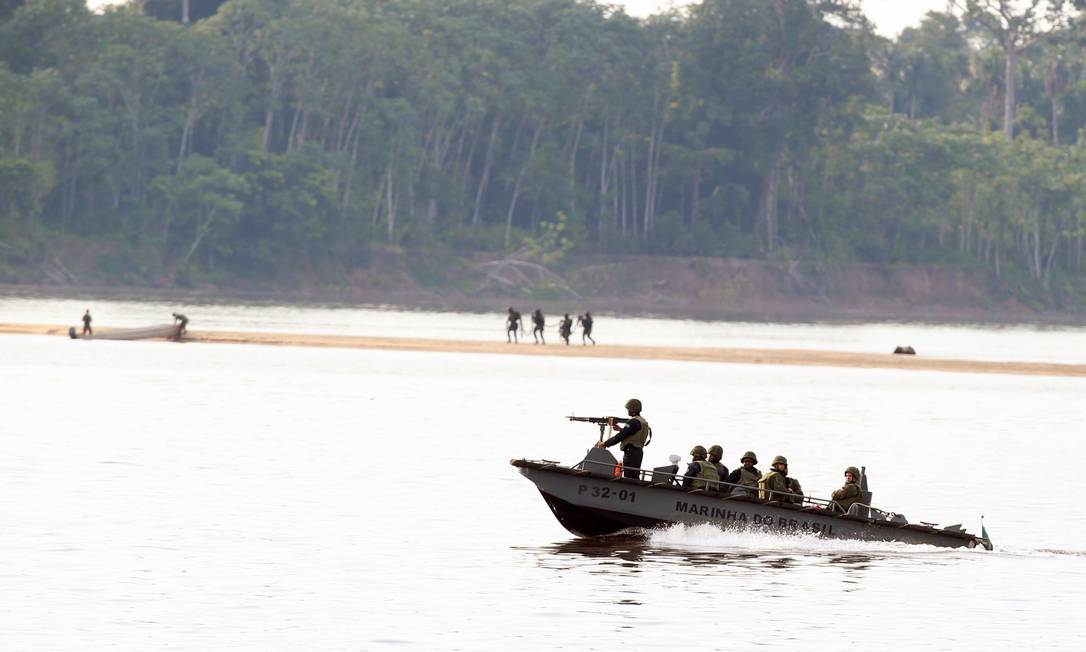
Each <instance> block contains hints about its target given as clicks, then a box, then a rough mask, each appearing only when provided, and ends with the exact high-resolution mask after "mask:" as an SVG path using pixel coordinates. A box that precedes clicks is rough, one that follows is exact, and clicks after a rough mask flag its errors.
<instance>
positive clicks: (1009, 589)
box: [0, 298, 1086, 651]
mask: <svg viewBox="0 0 1086 652" xmlns="http://www.w3.org/2000/svg"><path fill="white" fill-rule="evenodd" d="M85 307H90V308H91V309H92V312H93V313H95V314H96V315H97V317H96V324H101V325H103V326H109V325H138V324H144V323H148V322H149V321H150V322H155V321H162V320H161V319H159V318H158V316H159V315H160V314H161V312H162V311H163V310H165V311H166V313H165V314H166V315H168V313H169V310H168V309H169V308H171V306H167V305H159V304H154V303H142V302H115V303H110V304H107V303H105V302H94V303H93V304H91V305H90V306H84V305H83V304H82V303H80V304H74V303H73V304H70V305H69V303H66V302H63V301H58V300H47V301H36V300H30V299H22V298H7V299H0V322H4V323H11V322H30V323H65V322H68V323H75V320H76V319H77V318H78V316H79V315H80V314H81V313H82V310H83V308H85ZM208 308H209V309H208V310H207V311H206V312H207V313H208V315H209V316H205V314H204V313H205V310H203V309H192V308H191V307H188V306H186V310H187V312H188V314H189V316H190V317H192V319H193V327H194V328H196V327H201V326H202V327H211V326H210V325H209V324H213V325H214V327H216V328H229V329H233V330H241V329H243V328H246V327H247V328H251V329H254V330H287V327H290V328H292V329H296V330H297V331H298V332H344V333H352V334H360V335H376V334H392V333H394V332H398V333H399V334H404V333H403V332H402V331H403V329H404V328H405V327H409V328H412V329H414V328H418V329H420V330H424V331H425V329H430V330H429V331H426V332H424V333H421V334H423V335H430V334H432V335H434V336H439V335H441V334H446V336H448V337H456V338H459V339H465V338H470V337H471V335H470V333H473V332H476V331H475V330H473V329H475V328H478V329H480V332H482V331H481V329H483V328H484V324H485V328H486V329H489V330H487V331H485V332H487V333H490V334H491V335H493V332H494V330H498V335H499V336H500V319H501V318H500V315H499V316H498V317H497V321H498V328H496V329H495V328H494V327H493V322H494V320H495V318H494V317H493V316H480V315H446V314H430V313H409V312H394V311H381V310H376V309H346V308H338V309H333V308H320V307H308V308H292V307H286V306H282V307H271V306H264V307H260V308H252V307H245V306H228V305H223V306H216V307H208ZM211 308H213V310H211ZM345 311H346V312H345ZM258 315H262V316H261V317H258ZM107 317H109V318H108V319H107ZM370 318H372V321H373V322H376V324H375V325H374V324H371V323H369V322H366V321H363V320H366V319H370ZM205 322H206V323H205ZM647 322H652V323H651V324H650V327H649V328H647V329H646V328H643V325H644V324H645V323H647ZM472 324H478V326H472ZM676 325H677V326H676ZM680 327H681V328H685V329H687V332H691V333H695V334H696V335H697V338H700V340H701V341H702V342H707V343H716V344H717V345H719V346H729V345H743V344H739V343H737V341H739V340H742V341H744V342H750V343H754V344H756V345H763V344H765V343H766V342H778V343H782V344H780V345H782V346H786V345H787V346H794V345H798V344H801V343H808V342H807V341H806V339H807V338H809V337H811V335H812V333H821V334H822V335H820V336H819V337H820V338H821V339H820V341H822V342H828V343H833V344H834V345H833V346H830V344H826V346H827V348H842V347H838V346H836V343H838V342H851V343H852V345H853V347H854V348H860V349H861V350H863V349H862V347H866V346H872V347H874V346H875V345H876V343H877V346H878V347H879V348H874V349H873V350H882V349H884V348H885V346H884V345H885V344H890V345H891V346H892V345H896V344H903V343H910V344H913V345H914V346H917V348H920V346H918V343H921V342H922V343H923V344H922V345H923V347H924V349H925V350H929V349H930V350H946V351H949V352H951V353H953V354H956V355H955V357H967V356H968V355H969V354H970V353H971V352H974V350H975V349H976V348H977V347H975V346H973V344H975V343H978V342H981V343H985V342H987V343H992V342H995V343H998V345H999V348H1000V351H1001V354H1003V355H1006V356H1007V358H1008V359H1050V360H1056V361H1068V360H1078V361H1081V360H1082V359H1083V358H1086V355H1084V349H1086V345H1084V338H1083V333H1082V331H1080V330H1075V329H1045V330H1033V329H1029V328H1014V329H980V328H976V327H973V328H969V327H916V326H908V325H856V326H817V325H806V326H804V325H795V326H788V325H777V326H765V325H762V326H761V327H759V325H755V324H740V325H736V324H712V323H701V324H698V323H686V322H677V321H676V322H670V323H669V322H664V323H659V322H653V320H629V321H626V320H619V319H601V320H600V334H601V336H604V334H607V336H608V337H610V336H613V337H614V339H616V340H617V339H620V337H621V338H626V340H625V341H627V342H636V341H638V338H644V339H646V340H648V339H652V338H653V337H657V339H664V340H666V338H668V337H672V336H674V333H675V332H676V331H675V328H680ZM324 329H328V330H327V331H324ZM652 329H655V330H652ZM842 329H843V330H842ZM646 333H648V335H646ZM725 333H734V334H735V336H734V337H733V338H730V337H727V336H725V335H722V334H725ZM859 333H864V334H865V335H863V336H862V337H861V336H860V335H858V334H859ZM412 334H419V333H412ZM669 334H670V335H669ZM476 336H478V337H481V336H482V335H480V334H479V333H478V332H476ZM903 336H909V341H907V342H906V341H901V339H902V337H903ZM860 340H862V341H860ZM604 341H607V340H606V339H605V340H604ZM865 342H866V343H865ZM661 343H664V344H676V343H679V342H675V341H663V342H661ZM961 343H970V345H969V347H967V349H962V348H961V346H962V345H961ZM522 346H524V345H522ZM956 347H959V348H956ZM1061 351H1062V353H1063V356H1062V357H1060V356H1059V355H1058V354H1059V353H1060V352H1061ZM988 353H989V354H990V353H991V352H990V351H989V352H988ZM1048 356H1050V357H1048ZM0 384H2V388H3V392H2V394H0V411H2V414H3V416H4V420H3V427H2V429H0V648H3V649H13V650H28V649H30V650H40V649H47V650H72V649H101V648H107V647H108V648H114V649H124V650H149V649H166V648H169V649H193V650H195V649H251V650H267V649H277V650H297V649H314V650H316V649H320V650H329V649H331V650H378V649H381V650H383V649H427V650H429V649H442V650H499V649H502V650H503V649H507V648H510V647H513V648H516V649H568V650H583V649H599V650H603V649H611V648H615V647H616V646H623V647H624V648H625V649H675V648H676V647H677V646H678V647H683V648H690V647H691V646H699V647H717V648H728V649H736V650H743V649H752V648H765V649H790V650H803V649H827V648H842V647H844V648H850V649H851V648H854V647H855V646H864V647H870V646H876V645H877V646H882V647H887V648H891V649H952V648H953V649H956V650H963V649H964V650H973V649H976V650H989V651H990V650H1003V649H1017V648H1027V647H1028V648H1034V647H1037V648H1040V647H1046V648H1049V649H1058V650H1064V649H1067V650H1072V649H1083V648H1084V647H1086V625H1084V620H1083V616H1082V613H1083V607H1084V606H1086V542H1084V537H1086V510H1084V509H1083V508H1082V506H1081V505H1080V500H1081V496H1082V495H1083V491H1084V490H1086V486H1084V483H1083V482H1082V481H1081V480H1080V479H1079V474H1078V466H1079V465H1080V463H1081V460H1082V459H1083V457H1084V454H1086V443H1084V437H1083V435H1084V434H1086V428H1084V427H1083V425H1082V421H1083V415H1084V414H1086V410H1084V408H1083V396H1084V394H1086V380H1083V379H1079V378H1047V377H1020V376H1011V375H970V374H948V373H936V372H910V371H899V370H878V369H834V368H818V367H784V366H780V367H776V366H747V365H728V364H711V363H681V362H667V361H636V360H609V359H600V360H594V359H593V360H590V359H581V358H565V357H561V358H541V357H521V356H495V355H474V354H451V353H449V354H444V353H414V352H396V351H367V350H357V349H349V350H348V349H344V350H333V349H316V348H294V347H261V346H244V345H203V344H172V343H165V342H109V341H96V342H78V341H70V340H67V339H65V338H62V337H44V336H17V335H8V336H0ZM630 396H638V397H640V398H641V399H642V400H643V401H644V403H645V414H646V416H647V417H648V418H649V420H650V421H651V422H652V424H653V430H654V440H653V443H652V445H651V446H650V447H649V449H647V453H646V460H645V464H646V466H652V465H659V464H662V463H664V460H666V458H667V455H668V454H669V453H678V454H682V455H684V459H688V456H686V455H685V454H686V453H687V452H688V451H689V449H690V447H691V446H692V445H693V444H698V443H700V444H704V445H711V444H714V443H719V444H721V445H723V446H724V448H725V463H726V464H728V466H733V465H734V464H735V463H736V458H737V457H738V456H739V454H740V453H741V452H742V451H743V450H745V449H748V448H749V449H753V450H754V451H756V452H757V453H758V455H759V456H760V457H761V458H763V461H766V458H770V457H772V456H773V455H774V454H777V453H782V454H785V455H787V456H788V457H789V460H790V462H791V471H792V473H793V474H794V475H796V476H797V477H798V478H799V479H800V480H801V481H802V483H803V486H804V488H805V489H806V490H807V491H808V492H809V493H813V494H817V495H825V494H828V493H829V492H830V491H831V490H832V489H834V488H836V487H837V486H839V484H840V476H841V473H842V470H843V468H844V467H845V466H847V465H850V464H855V465H857V466H858V465H866V466H867V468H868V473H869V474H870V481H871V488H872V490H873V491H874V496H875V503H876V504H878V505H880V506H883V507H886V508H889V509H893V510H895V511H898V512H902V513H904V514H905V515H906V516H908V517H909V518H910V519H911V520H914V521H916V520H925V521H931V522H938V523H941V524H951V523H959V522H960V523H964V525H965V526H966V527H967V528H968V529H970V530H972V531H977V530H979V525H980V516H981V515H982V514H983V515H984V516H985V517H986V519H985V524H986V526H987V529H988V532H989V534H990V535H991V537H992V539H993V541H994V543H995V546H996V550H995V551H994V552H990V553H987V552H984V551H981V550H973V551H965V550H943V549H936V548H930V547H925V546H905V545H896V544H870V543H862V542H852V541H823V540H814V539H805V538H792V537H785V536H770V535H760V536H756V537H751V536H745V535H740V534H735V533H727V532H723V531H720V530H717V529H715V528H713V527H709V526H701V527H693V528H685V527H676V528H671V529H666V530H662V531H658V532H654V533H652V534H650V535H649V536H647V537H646V538H643V539H619V540H605V541H590V540H580V539H577V538H576V537H574V536H572V535H570V534H569V533H567V532H566V531H565V530H563V529H562V528H561V527H560V526H559V524H558V523H557V521H556V520H555V519H554V517H553V516H552V515H551V514H550V511H549V510H548V509H547V507H546V505H545V504H544V503H543V501H542V499H541V498H540V496H539V494H538V492H536V490H535V489H534V487H533V486H532V485H531V484H530V483H529V482H527V481H526V480H525V479H523V478H522V477H521V476H520V475H519V474H518V473H517V472H516V470H515V469H514V468H513V467H511V466H510V465H509V463H508V462H509V460H510V459H511V458H517V457H529V458H535V459H539V458H546V459H556V460H562V461H564V462H567V463H570V462H575V461H576V460H577V459H579V457H580V456H581V455H582V454H583V452H584V450H585V448H586V447H588V446H590V445H591V444H592V443H593V442H594V441H595V438H596V431H595V430H594V429H592V428H590V427H589V428H585V427H583V424H571V423H569V422H567V421H566V420H564V419H563V416H565V415H568V414H571V413H575V414H608V413H611V414H613V413H616V412H619V411H620V410H621V405H622V403H623V402H624V401H625V400H626V399H627V398H629V397H630ZM764 466H765V465H764V464H763V467H764Z"/></svg>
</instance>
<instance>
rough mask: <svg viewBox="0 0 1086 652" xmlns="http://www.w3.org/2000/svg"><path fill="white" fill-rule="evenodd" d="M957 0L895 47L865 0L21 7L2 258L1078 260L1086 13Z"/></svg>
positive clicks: (0, 102)
mask: <svg viewBox="0 0 1086 652" xmlns="http://www.w3.org/2000/svg"><path fill="white" fill-rule="evenodd" d="M952 4H956V5H957V6H958V9H957V10H955V11H953V12H950V13H930V14H928V15H927V17H926V18H924V20H923V22H922V23H921V24H919V25H918V26H916V27H914V28H910V29H906V30H905V31H904V32H903V33H902V34H901V35H900V36H899V37H898V38H897V39H896V40H888V39H885V38H883V37H880V36H878V35H876V34H875V32H874V31H873V29H872V27H871V25H870V24H869V23H868V22H867V20H866V19H865V17H864V16H863V14H862V13H861V12H860V11H859V9H858V6H857V3H856V2H850V1H846V0H704V1H703V2H701V3H700V4H695V5H693V6H691V7H689V8H688V9H686V10H683V11H680V12H674V13H669V14H665V15H659V16H655V17H652V18H649V19H644V20H641V19H635V18H632V17H630V16H628V15H626V14H625V13H623V12H622V11H621V10H619V9H617V8H615V7H611V6H608V5H606V4H597V3H595V2H592V1H590V0H228V1H226V2H217V1H215V0H188V1H187V2H185V3H184V5H183V4H182V0H146V1H145V2H138V1H134V2H132V3H131V4H130V5H128V6H123V7H117V8H110V9H106V10H105V11H104V12H102V13H95V12H91V11H89V10H88V9H87V8H86V6H85V3H84V1H83V0H0V250H6V251H9V252H10V251H17V250H18V251H31V250H35V248H38V249H40V248H42V247H47V246H49V244H50V243H56V242H66V243H69V244H70V243H76V244H78V246H80V247H85V248H87V249H88V250H93V249H95V248H102V249H104V250H107V251H114V252H116V253H115V254H114V257H113V259H110V260H109V261H107V262H108V264H110V265H114V266H117V267H118V268H125V269H129V270H135V271H139V272H146V273H155V274H162V273H167V272H172V273H183V274H185V275H188V276H196V277H201V276H203V277H206V278H213V277H215V276H216V275H218V276H220V277H221V276H226V275H237V276H256V275H268V274H274V273H275V272H276V270H280V269H282V268H289V267H292V266H294V265H298V264H301V263H305V262H307V261H315V260H332V261H338V262H339V263H341V264H343V265H347V266H350V265H364V264H365V263H366V260H367V256H368V252H370V251H371V248H372V247H373V246H375V245H377V246H380V245H386V244H391V245H398V246H403V247H406V248H408V249H426V250H432V251H439V250H445V251H480V250H483V251H494V252H516V251H522V252H523V251H527V252H534V253H535V254H541V255H543V256H546V257H547V260H555V259H556V258H557V257H559V256H561V255H562V254H563V253H565V252H567V251H602V252H639V253H646V254H672V255H710V256H735V257H747V258H766V257H768V258H769V259H780V260H819V261H827V262H845V261H867V262H878V263H919V264H942V265H954V266H963V267H979V268H984V269H990V270H991V271H992V272H993V273H995V274H1000V275H1004V276H1007V275H1011V276H1015V277H1020V278H1022V279H1028V280H1029V282H1031V283H1034V284H1036V285H1037V286H1038V287H1040V286H1049V285H1051V284H1054V283H1067V282H1071V281H1074V280H1076V279H1078V280H1081V278H1082V276H1083V274H1084V269H1086V267H1084V263H1086V261H1084V256H1083V239H1084V235H1086V49H1084V48H1086V28H1084V27H1083V26H1082V25H1081V23H1080V22H1079V19H1080V16H1081V11H1082V9H1081V7H1079V6H1076V4H1077V3H1072V2H1066V3H1060V2H1055V3H1052V2H1047V1H1045V2H1041V1H1040V0H1024V1H1018V2H1012V1H1010V0H962V1H961V2H958V3H952ZM183 11H186V12H187V15H188V19H189V20H188V21H187V22H186V21H184V20H183V18H182V15H183ZM2 253H3V251H0V254H2Z"/></svg>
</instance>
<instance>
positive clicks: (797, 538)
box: [645, 524, 1086, 559]
mask: <svg viewBox="0 0 1086 652" xmlns="http://www.w3.org/2000/svg"><path fill="white" fill-rule="evenodd" d="M645 536H646V543H647V544H648V545H651V546H654V547H659V548H671V549H679V550H683V551H686V552H725V553H743V552H746V553H757V554H761V553H768V554H801V555H802V554H806V555H848V554H858V555H859V554H866V555H879V556H894V555H907V556H910V557H911V556H916V555H918V554H921V555H923V554H927V555H942V556H946V555H972V554H987V555H998V556H1003V557H1035V558H1036V557H1060V558H1066V557H1079V558H1083V559H1086V550H1059V549H1052V548H1027V547H1017V546H999V545H997V546H996V549H995V550H994V551H992V552H985V551H983V550H981V549H980V548H979V547H978V548H977V549H975V550H966V549H963V548H956V549H955V548H942V547H938V546H927V545H916V544H907V543H900V542H894V541H859V540H855V539H825V538H822V537H818V536H815V535H812V534H802V533H796V534H784V533H774V532H758V531H746V532H740V531H735V530H722V529H720V528H718V527H714V526H713V525H710V524H698V525H683V524H677V525H671V526H668V527H664V528H660V529H655V530H647V531H646V534H645ZM996 543H997V544H998V542H996Z"/></svg>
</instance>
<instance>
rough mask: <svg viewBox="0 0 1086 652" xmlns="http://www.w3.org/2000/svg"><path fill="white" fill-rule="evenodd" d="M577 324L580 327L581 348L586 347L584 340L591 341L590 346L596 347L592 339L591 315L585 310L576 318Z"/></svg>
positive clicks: (586, 343)
mask: <svg viewBox="0 0 1086 652" xmlns="http://www.w3.org/2000/svg"><path fill="white" fill-rule="evenodd" d="M577 322H578V323H579V324H580V325H581V346H587V345H588V342H585V341H584V340H585V338H586V337H587V338H588V339H590V340H592V346H596V340H594V339H592V313H590V312H588V311H587V310H586V311H585V312H584V314H583V315H578V316H577Z"/></svg>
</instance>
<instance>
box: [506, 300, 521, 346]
mask: <svg viewBox="0 0 1086 652" xmlns="http://www.w3.org/2000/svg"><path fill="white" fill-rule="evenodd" d="M517 330H520V331H521V332H524V322H523V321H522V320H521V318H520V313H519V312H517V311H516V310H513V306H509V313H508V314H507V315H506V317H505V341H506V342H512V343H514V344H516V343H517Z"/></svg>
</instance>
